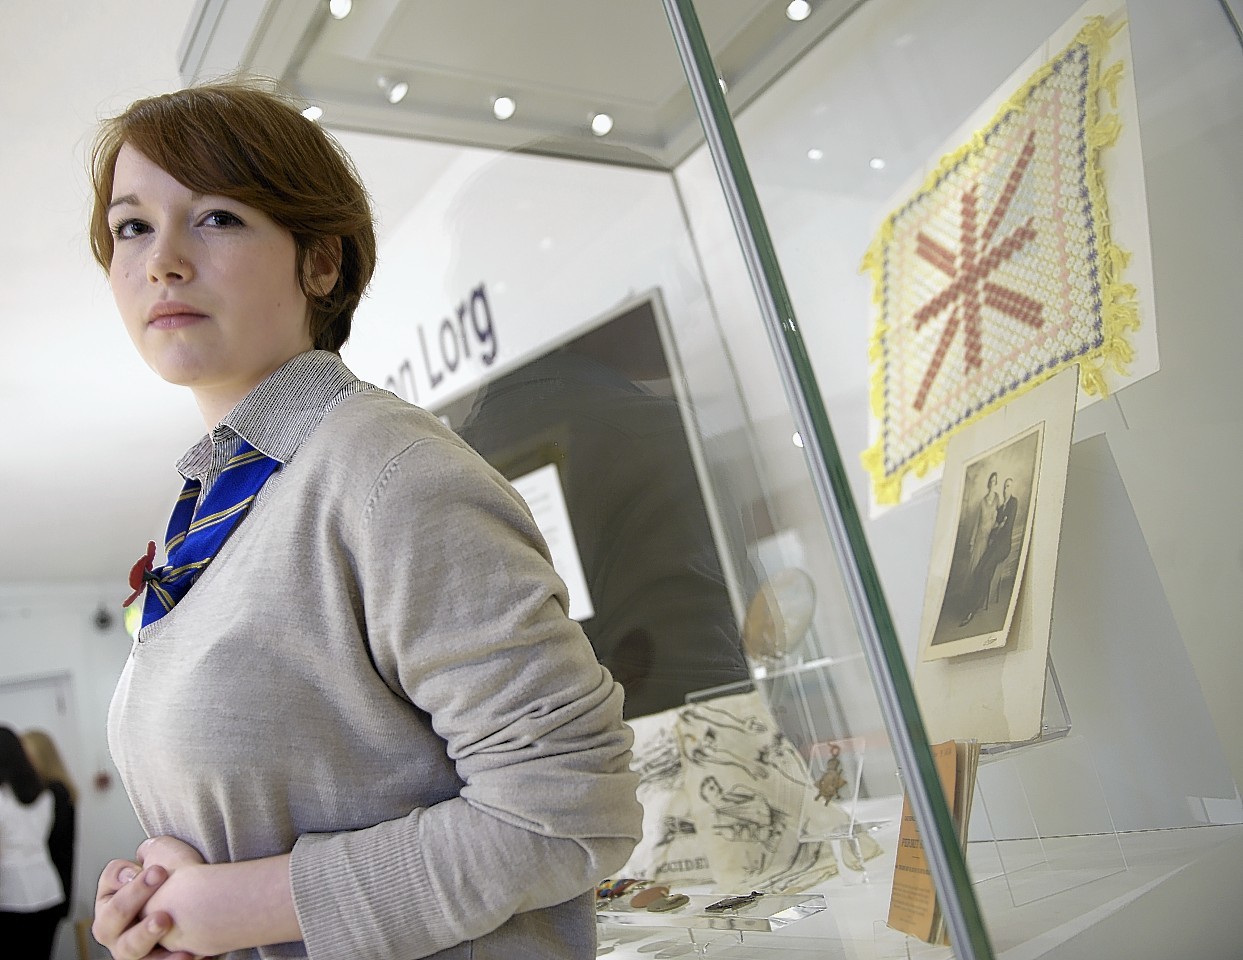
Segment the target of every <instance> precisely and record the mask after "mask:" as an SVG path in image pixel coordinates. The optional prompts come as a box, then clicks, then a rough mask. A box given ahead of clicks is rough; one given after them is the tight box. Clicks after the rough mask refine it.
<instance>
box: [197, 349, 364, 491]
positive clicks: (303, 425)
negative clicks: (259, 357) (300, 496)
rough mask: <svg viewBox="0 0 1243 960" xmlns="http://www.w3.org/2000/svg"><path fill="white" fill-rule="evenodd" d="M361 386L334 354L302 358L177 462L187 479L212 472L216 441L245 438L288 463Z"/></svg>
mask: <svg viewBox="0 0 1243 960" xmlns="http://www.w3.org/2000/svg"><path fill="white" fill-rule="evenodd" d="M359 383H361V381H359V379H358V377H356V376H354V374H353V373H352V372H351V371H350V369H349V368H348V367H347V366H346V365H345V363H344V362H343V361H342V360H341V357H340V356H339V355H338V354H335V353H332V352H331V351H328V350H310V351H308V352H306V353H302V354H299V355H298V356H296V357H294V358H293V359H292V360H289V361H288V362H286V363H285V364H283V365H282V366H281V367H279V368H278V369H276V370H275V371H273V372H272V373H271V374H269V375H268V377H267V378H265V379H264V380H263V381H262V382H261V383H260V384H259V385H258V386H257V387H255V388H254V389H253V390H251V391H250V393H248V394H247V395H246V396H245V397H243V398H242V400H241V401H240V402H239V403H238V404H237V406H235V407H234V408H233V409H232V410H231V411H229V413H228V414H227V415H226V416H225V417H224V419H223V420H221V421H220V423H218V424H217V425H216V426H215V427H213V428H212V429H211V431H209V432H208V433H206V434H204V435H203V436H202V437H201V438H200V439H199V441H198V442H197V443H196V444H195V445H194V446H192V447H191V448H190V449H189V450H188V451H186V454H185V456H183V457H182V458H181V460H179V461H178V463H177V470H178V471H179V472H180V473H181V475H182V476H183V477H199V476H202V475H203V474H205V473H206V472H207V469H208V467H209V465H210V464H211V461H212V450H213V447H214V446H215V444H216V443H220V442H227V441H228V440H230V439H231V438H232V436H233V435H236V436H239V437H241V438H242V439H243V440H245V441H246V442H247V443H249V444H250V445H251V446H252V447H254V448H255V449H256V450H259V451H260V452H261V453H264V454H266V455H267V456H269V457H271V458H272V459H274V460H279V461H280V462H281V463H282V464H286V463H289V462H290V461H291V460H293V458H294V455H295V454H296V453H297V452H298V448H299V447H300V446H301V445H302V443H303V441H305V440H306V438H307V437H309V436H310V435H311V434H312V433H313V432H314V431H315V428H316V427H318V426H319V423H320V421H321V420H322V419H323V418H324V412H325V410H326V409H327V407H328V406H329V405H330V404H331V403H332V401H333V400H334V399H336V398H337V397H339V396H340V395H341V394H342V393H343V392H345V391H346V390H348V389H349V388H351V387H354V386H355V385H357V384H359Z"/></svg>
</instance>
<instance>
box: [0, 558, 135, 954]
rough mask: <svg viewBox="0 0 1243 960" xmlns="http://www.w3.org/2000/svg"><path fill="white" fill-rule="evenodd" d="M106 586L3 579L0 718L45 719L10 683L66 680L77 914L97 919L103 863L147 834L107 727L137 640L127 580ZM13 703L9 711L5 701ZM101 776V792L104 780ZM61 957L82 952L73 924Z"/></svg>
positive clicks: (64, 745) (127, 852)
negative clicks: (131, 629)
mask: <svg viewBox="0 0 1243 960" xmlns="http://www.w3.org/2000/svg"><path fill="white" fill-rule="evenodd" d="M128 572H129V571H118V575H117V578H116V581H115V582H113V583H106V584H85V583H63V584H55V585H49V584H4V585H2V586H0V723H3V724H5V725H7V726H9V727H11V728H13V729H15V730H18V731H21V730H24V729H28V728H29V727H30V726H32V725H33V724H34V723H35V722H39V723H40V724H42V721H41V720H38V719H37V717H38V716H39V714H37V713H35V709H36V708H35V707H33V706H27V705H25V704H21V705H19V704H18V703H17V702H15V700H14V699H13V698H7V697H6V696H5V691H6V688H8V687H11V686H14V685H17V686H22V685H24V684H22V683H21V681H31V680H36V679H39V678H48V677H58V676H67V677H68V684H67V692H68V702H67V703H66V704H65V705H64V707H65V711H64V712H65V715H66V716H67V717H68V718H70V719H69V722H68V724H67V726H66V729H67V730H68V731H69V735H68V738H67V739H63V740H62V742H60V743H58V747H60V749H61V752H62V754H63V755H64V758H65V761H66V764H67V766H68V767H69V772H70V774H71V775H72V776H73V778H74V780H75V781H76V783H77V787H78V793H79V803H78V811H77V834H78V844H77V857H76V863H75V871H74V891H73V892H74V897H73V902H74V915H73V917H71V919H74V918H81V917H89V916H91V914H92V910H93V903H94V900H95V882H96V880H98V878H99V874H100V871H102V870H103V868H104V865H105V864H106V863H107V862H108V861H109V860H111V859H113V858H116V857H129V856H133V854H134V850H135V849H136V848H137V846H138V844H139V843H140V842H141V841H142V839H143V834H142V831H141V829H140V828H139V826H138V821H137V820H136V819H135V817H134V813H133V811H132V810H131V808H130V805H129V801H128V799H127V798H126V796H125V791H124V790H123V789H122V787H121V784H120V781H119V779H118V778H117V773H116V769H115V768H114V767H113V765H112V762H111V759H110V757H109V755H108V744H107V738H106V735H105V728H104V723H105V719H106V716H107V710H108V703H109V701H110V700H111V698H112V688H113V686H114V685H115V683H116V679H117V677H118V676H119V675H120V673H121V668H122V667H123V666H124V664H125V658H126V656H127V655H128V653H129V648H130V640H129V637H128V636H127V635H126V633H125V631H124V629H123V628H122V627H121V625H120V618H119V616H116V615H115V612H116V611H118V610H119V605H120V601H121V600H123V599H124V598H125V595H126V594H128V592H129V591H128V589H126V584H125V578H126V574H128ZM101 604H102V605H104V606H105V607H107V608H108V609H109V610H111V611H113V612H114V616H113V623H112V625H111V627H109V628H108V629H105V630H101V629H99V628H98V627H97V626H96V625H95V615H96V612H97V611H98V610H99V608H100V605H101ZM5 705H7V710H6V706H5ZM99 774H103V775H104V776H106V777H107V778H108V785H107V786H106V787H104V788H103V789H100V787H99V786H98V785H97V784H96V777H97V775H99ZM58 942H59V945H60V951H59V953H58V956H60V957H76V956H77V952H76V948H75V947H73V940H72V937H71V936H69V935H68V932H67V925H66V928H65V929H62V931H61V939H60V941H58Z"/></svg>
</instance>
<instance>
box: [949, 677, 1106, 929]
mask: <svg viewBox="0 0 1243 960" xmlns="http://www.w3.org/2000/svg"><path fill="white" fill-rule="evenodd" d="M1071 726H1072V724H1071V717H1070V711H1069V709H1068V707H1067V705H1066V698H1065V696H1064V695H1063V694H1062V687H1061V684H1060V683H1058V679H1057V672H1056V671H1055V670H1054V669H1053V661H1052V660H1051V659H1050V660H1049V662H1048V665H1047V667H1046V670H1045V698H1044V718H1043V720H1042V722H1041V730H1040V736H1039V737H1037V738H1036V739H1035V740H1030V741H1026V742H1023V743H994V744H982V745H981V747H980V767H979V770H978V773H977V777H976V801H977V807H978V809H977V811H976V812H977V813H982V814H983V815H984V820H985V823H986V825H987V830H988V834H989V839H987V840H985V841H983V842H975V843H969V844H968V864H969V865H970V867H971V873H972V877H973V878H974V881H975V882H976V883H981V882H983V881H985V880H989V879H993V878H996V877H1002V878H1004V881H1005V884H1006V887H1007V889H1008V891H1009V895H1010V901H1011V903H1013V904H1014V905H1015V906H1020V905H1022V904H1025V903H1031V902H1033V901H1035V900H1040V899H1043V898H1045V897H1049V896H1053V895H1054V894H1058V893H1063V892H1065V891H1066V890H1071V889H1073V888H1075V887H1078V886H1081V885H1083V884H1085V883H1090V882H1092V881H1093V880H1099V879H1101V878H1102V877H1108V876H1113V875H1114V874H1116V873H1121V872H1122V871H1124V870H1126V869H1127V864H1126V857H1125V855H1124V854H1123V851H1122V843H1121V841H1120V840H1119V838H1118V831H1117V828H1116V827H1115V825H1114V819H1113V814H1112V812H1111V811H1110V809H1109V802H1108V800H1107V799H1106V798H1105V790H1104V787H1103V786H1102V785H1101V778H1100V773H1099V772H1098V770H1097V765H1096V761H1095V759H1094V758H1093V756H1092V751H1091V745H1090V744H1089V743H1088V742H1087V740H1086V739H1085V738H1084V737H1082V736H1071ZM973 823H975V824H976V826H977V829H976V830H973V831H972V833H973V834H976V833H977V831H978V828H979V823H978V820H977V819H976V818H975V817H974V816H973Z"/></svg>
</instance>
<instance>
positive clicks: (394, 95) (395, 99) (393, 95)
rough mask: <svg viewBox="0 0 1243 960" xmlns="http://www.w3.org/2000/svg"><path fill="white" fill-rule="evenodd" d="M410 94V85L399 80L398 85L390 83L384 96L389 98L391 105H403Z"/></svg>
mask: <svg viewBox="0 0 1243 960" xmlns="http://www.w3.org/2000/svg"><path fill="white" fill-rule="evenodd" d="M409 92H410V84H408V83H406V81H405V80H398V81H397V82H396V83H390V84H389V85H388V88H387V89H386V90H385V91H384V96H386V97H388V102H389V103H401V101H403V100H405V99H406V94H407V93H409Z"/></svg>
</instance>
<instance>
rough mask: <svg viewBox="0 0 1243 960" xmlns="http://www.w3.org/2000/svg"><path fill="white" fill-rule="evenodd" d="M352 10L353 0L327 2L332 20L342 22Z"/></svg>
mask: <svg viewBox="0 0 1243 960" xmlns="http://www.w3.org/2000/svg"><path fill="white" fill-rule="evenodd" d="M353 9H354V0H328V12H329V13H331V14H332V16H333V19H334V20H344V19H345V18H346V17H348V16H349V15H350V11H351V10H353Z"/></svg>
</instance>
